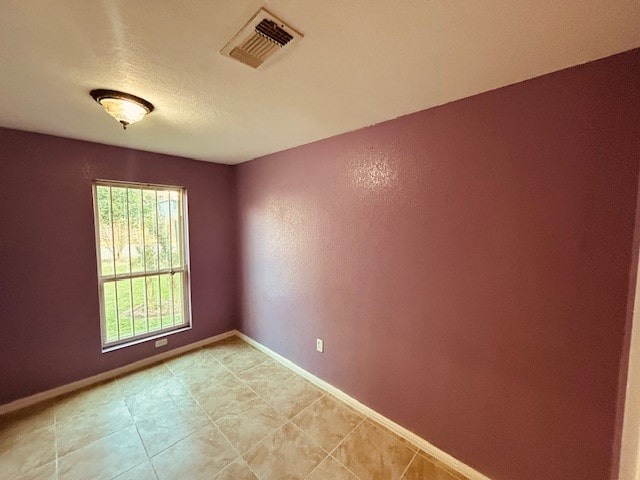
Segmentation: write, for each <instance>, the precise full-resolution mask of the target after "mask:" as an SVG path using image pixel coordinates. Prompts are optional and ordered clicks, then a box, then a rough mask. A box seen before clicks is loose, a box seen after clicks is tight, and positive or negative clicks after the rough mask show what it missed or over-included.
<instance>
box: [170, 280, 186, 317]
mask: <svg viewBox="0 0 640 480" xmlns="http://www.w3.org/2000/svg"><path fill="white" fill-rule="evenodd" d="M183 281H184V275H183V273H182V272H177V273H175V274H174V275H173V318H174V322H175V324H176V325H182V324H184V315H183V313H182V305H183V303H184V298H183V294H182V293H183V287H182V282H183Z"/></svg>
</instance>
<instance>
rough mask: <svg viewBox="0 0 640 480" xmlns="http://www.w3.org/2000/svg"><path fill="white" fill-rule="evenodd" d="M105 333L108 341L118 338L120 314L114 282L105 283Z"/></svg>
mask: <svg viewBox="0 0 640 480" xmlns="http://www.w3.org/2000/svg"><path fill="white" fill-rule="evenodd" d="M103 296H104V317H105V325H104V328H105V335H106V340H107V342H114V341H116V340H118V314H117V309H116V286H115V283H114V282H106V283H105V284H104V285H103Z"/></svg>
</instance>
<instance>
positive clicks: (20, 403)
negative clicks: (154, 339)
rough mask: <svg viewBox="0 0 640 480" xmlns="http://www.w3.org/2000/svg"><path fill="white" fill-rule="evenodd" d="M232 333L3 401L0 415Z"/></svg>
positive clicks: (113, 376) (233, 332) (144, 365)
mask: <svg viewBox="0 0 640 480" xmlns="http://www.w3.org/2000/svg"><path fill="white" fill-rule="evenodd" d="M233 335H237V333H236V330H230V331H228V332H224V333H221V334H219V335H214V336H213V337H209V338H205V339H204V340H198V341H197V342H194V343H190V344H189V345H184V346H182V347H178V348H174V349H173V350H167V351H166V352H162V353H159V354H158V355H154V356H152V357H147V358H143V359H142V360H138V361H137V362H133V363H130V364H129V365H125V366H124V367H119V368H116V369H113V370H109V371H108V372H103V373H99V374H97V375H93V376H92V377H87V378H83V379H82V380H78V381H76V382H72V383H68V384H66V385H62V386H60V387H56V388H52V389H51V390H46V391H44V392H40V393H36V394H35V395H31V396H29V397H25V398H20V399H18V400H14V401H13V402H10V403H5V404H4V405H0V415H4V414H5V413H10V412H13V411H15V410H20V409H21V408H25V407H29V406H31V405H34V404H36V403H39V402H42V401H45V400H50V399H52V398H55V397H59V396H60V395H65V394H67V393H71V392H73V391H75V390H80V389H81V388H85V387H88V386H90V385H94V384H96V383H100V382H104V381H105V380H109V379H111V378H115V377H119V376H120V375H124V374H125V373H129V372H132V371H134V370H138V369H140V368H142V367H146V366H147V365H151V364H153V363H157V362H160V361H162V360H166V359H168V358H171V357H175V356H177V355H181V354H183V353H185V352H188V351H190V350H195V349H197V348H200V347H204V346H205V345H208V344H210V343H213V342H217V341H219V340H222V339H224V338H227V337H231V336H233Z"/></svg>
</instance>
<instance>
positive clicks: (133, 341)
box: [102, 325, 191, 353]
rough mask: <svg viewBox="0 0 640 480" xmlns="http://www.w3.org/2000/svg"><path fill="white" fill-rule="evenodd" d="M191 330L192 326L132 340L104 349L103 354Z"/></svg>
mask: <svg viewBox="0 0 640 480" xmlns="http://www.w3.org/2000/svg"><path fill="white" fill-rule="evenodd" d="M188 330H191V325H187V326H186V327H180V328H178V329H176V330H170V331H165V332H159V333H158V334H157V335H153V336H151V337H144V338H138V339H136V340H132V341H130V342H127V343H119V344H118V345H112V346H108V347H102V353H109V352H113V351H115V350H120V349H122V348H127V347H132V346H133V345H139V344H141V343H145V342H151V341H153V340H158V339H160V338H164V337H168V336H169V335H173V334H175V333H182V332H186V331H188Z"/></svg>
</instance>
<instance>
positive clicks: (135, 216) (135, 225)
mask: <svg viewBox="0 0 640 480" xmlns="http://www.w3.org/2000/svg"><path fill="white" fill-rule="evenodd" d="M127 194H128V199H129V203H128V205H129V234H130V244H129V250H128V251H127V254H128V253H129V251H130V252H131V271H132V272H144V245H143V241H142V238H143V235H142V190H140V189H138V188H130V189H129V190H128V192H127Z"/></svg>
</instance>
